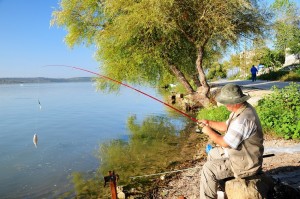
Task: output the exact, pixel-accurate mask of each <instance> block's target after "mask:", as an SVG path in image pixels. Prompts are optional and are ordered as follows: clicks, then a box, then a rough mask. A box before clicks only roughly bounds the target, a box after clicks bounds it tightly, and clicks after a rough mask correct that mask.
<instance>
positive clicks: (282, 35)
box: [272, 0, 300, 54]
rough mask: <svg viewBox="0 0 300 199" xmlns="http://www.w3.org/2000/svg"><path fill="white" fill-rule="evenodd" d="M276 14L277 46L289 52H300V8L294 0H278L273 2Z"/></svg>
mask: <svg viewBox="0 0 300 199" xmlns="http://www.w3.org/2000/svg"><path fill="white" fill-rule="evenodd" d="M272 8H273V9H274V12H275V14H276V20H275V23H274V26H273V28H274V30H275V37H276V40H275V47H276V48H277V49H280V50H286V49H288V51H289V53H291V54H297V53H299V52H300V46H299V43H300V28H299V23H300V18H299V15H300V9H299V7H298V6H297V4H296V3H295V2H294V1H290V0H276V1H274V3H273V4H272Z"/></svg>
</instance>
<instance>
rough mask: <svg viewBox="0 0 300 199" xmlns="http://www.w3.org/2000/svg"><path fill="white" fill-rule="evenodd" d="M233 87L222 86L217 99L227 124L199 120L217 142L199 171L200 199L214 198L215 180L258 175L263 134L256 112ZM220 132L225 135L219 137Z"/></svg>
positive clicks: (239, 90) (203, 128) (234, 86)
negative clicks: (224, 109)
mask: <svg viewBox="0 0 300 199" xmlns="http://www.w3.org/2000/svg"><path fill="white" fill-rule="evenodd" d="M249 98H250V96H249V95H245V94H243V92H242V90H241V88H240V87H239V86H238V85H235V84H227V85H225V86H224V87H223V88H222V89H221V91H220V93H219V94H218V95H217V97H216V101H217V102H219V103H221V104H224V105H225V106H226V108H227V109H228V110H229V111H230V112H231V114H230V116H229V119H228V120H227V121H226V122H216V121H211V120H200V122H199V125H200V127H202V132H203V133H204V134H206V135H208V136H209V138H210V139H211V140H212V141H213V142H215V143H216V145H217V147H215V148H213V149H211V150H210V151H209V153H208V157H207V162H206V163H205V164H204V165H203V167H202V171H201V182H200V183H201V184H200V198H201V199H207V198H217V186H218V181H220V180H222V179H225V178H228V177H235V178H244V177H249V176H252V175H255V174H257V173H259V172H260V171H261V169H262V161H263V151H264V147H263V133H262V127H261V124H260V120H259V118H258V116H257V114H256V111H255V109H254V108H253V107H252V106H251V105H250V104H249V103H248V102H247V100H248V99H249ZM219 132H225V135H224V136H222V135H221V134H219Z"/></svg>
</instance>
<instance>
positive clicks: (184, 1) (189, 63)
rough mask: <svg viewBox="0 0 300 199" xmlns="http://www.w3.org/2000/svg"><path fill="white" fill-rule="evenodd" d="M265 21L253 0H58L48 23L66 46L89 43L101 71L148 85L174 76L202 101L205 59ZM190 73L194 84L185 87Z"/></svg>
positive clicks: (205, 92) (260, 27) (205, 88)
mask: <svg viewBox="0 0 300 199" xmlns="http://www.w3.org/2000/svg"><path fill="white" fill-rule="evenodd" d="M265 20H266V18H265V17H264V14H263V13H262V12H260V10H259V9H258V6H257V4H256V1H255V0H227V1H224V0H160V1H157V0H85V1H82V0H62V1H61V2H60V8H59V9H57V10H55V11H54V12H53V18H52V22H51V24H52V25H57V26H59V27H65V28H66V29H67V31H68V34H67V36H66V43H68V45H69V46H71V47H73V46H74V45H76V44H81V43H83V42H86V44H87V45H90V44H95V45H96V46H97V48H98V49H97V52H96V57H97V59H98V60H99V61H101V63H102V66H101V71H102V72H103V73H104V74H105V75H107V76H109V77H112V78H115V79H117V80H119V81H127V82H131V83H139V84H142V83H148V84H152V85H154V84H157V83H159V84H165V83H170V81H175V80H177V81H178V82H180V83H181V84H182V85H184V87H185V89H186V91H187V93H190V94H196V95H197V96H199V97H200V99H201V101H202V102H203V105H208V103H209V99H208V92H209V85H208V84H207V81H206V77H205V73H204V70H203V68H204V63H206V62H205V60H207V59H209V55H210V54H211V53H212V52H220V49H223V50H224V49H225V48H226V47H227V46H229V45H232V44H236V43H237V42H238V41H239V39H240V38H241V37H242V36H251V35H253V34H262V32H263V28H264V25H265V22H266V21H265ZM195 76H196V77H197V78H196V82H197V81H198V80H199V82H198V84H197V83H196V85H198V86H200V87H199V88H193V87H192V86H191V82H192V80H193V79H195ZM99 82H100V83H101V85H102V88H107V87H109V86H111V85H109V82H105V81H103V80H99ZM114 86H116V85H114ZM110 88H112V87H110Z"/></svg>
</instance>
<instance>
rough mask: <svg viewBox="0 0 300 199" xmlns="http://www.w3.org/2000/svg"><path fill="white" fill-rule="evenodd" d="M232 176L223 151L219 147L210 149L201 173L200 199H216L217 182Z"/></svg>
mask: <svg viewBox="0 0 300 199" xmlns="http://www.w3.org/2000/svg"><path fill="white" fill-rule="evenodd" d="M232 176H233V172H232V171H231V168H230V163H229V159H228V158H226V157H225V154H224V150H223V149H222V148H221V147H215V148H213V149H211V150H210V151H209V153H208V157H207V162H206V163H205V164H204V165H203V168H202V171H201V182H200V199H208V198H210V199H211V198H214V199H215V198H217V188H218V180H222V179H224V178H228V177H232Z"/></svg>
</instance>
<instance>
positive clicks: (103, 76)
mask: <svg viewBox="0 0 300 199" xmlns="http://www.w3.org/2000/svg"><path fill="white" fill-rule="evenodd" d="M46 66H62V67H68V68H73V69H75V70H81V71H85V72H88V73H91V74H94V75H97V76H98V77H101V78H103V79H107V80H110V81H112V82H115V83H117V84H120V85H123V86H126V87H127V88H130V89H132V90H134V91H136V92H139V93H141V94H143V95H145V96H147V97H150V98H152V99H154V100H156V101H158V102H160V103H162V104H164V105H165V106H167V107H169V108H171V109H173V110H175V111H177V112H178V113H181V114H182V115H184V116H185V117H187V118H189V119H191V120H192V121H194V122H196V123H198V122H199V121H198V120H197V119H196V118H194V117H192V116H190V115H188V114H186V113H184V112H183V111H181V110H179V109H177V108H175V107H173V106H171V105H169V104H167V103H165V102H163V101H161V100H159V99H157V98H156V97H153V96H152V95H149V94H147V93H145V92H143V91H141V90H138V89H136V88H134V87H132V86H129V85H128V84H125V83H123V82H120V81H118V80H115V79H113V78H110V77H107V76H105V75H101V74H99V73H96V72H94V71H90V70H87V69H84V68H80V67H77V66H68V65H46Z"/></svg>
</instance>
